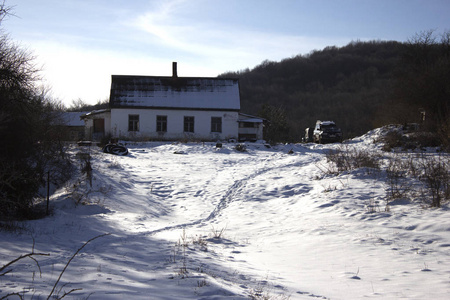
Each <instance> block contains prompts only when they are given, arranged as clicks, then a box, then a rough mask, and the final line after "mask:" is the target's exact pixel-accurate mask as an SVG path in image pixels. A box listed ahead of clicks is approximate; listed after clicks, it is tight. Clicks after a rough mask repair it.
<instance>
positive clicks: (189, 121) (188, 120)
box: [184, 117, 194, 132]
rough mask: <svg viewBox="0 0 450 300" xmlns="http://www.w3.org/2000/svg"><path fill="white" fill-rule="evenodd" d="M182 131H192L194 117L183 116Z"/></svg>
mask: <svg viewBox="0 0 450 300" xmlns="http://www.w3.org/2000/svg"><path fill="white" fill-rule="evenodd" d="M184 132H194V117H184Z"/></svg>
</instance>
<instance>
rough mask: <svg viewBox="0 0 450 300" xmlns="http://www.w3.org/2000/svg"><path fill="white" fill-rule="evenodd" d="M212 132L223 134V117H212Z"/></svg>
mask: <svg viewBox="0 0 450 300" xmlns="http://www.w3.org/2000/svg"><path fill="white" fill-rule="evenodd" d="M211 132H213V133H222V117H211Z"/></svg>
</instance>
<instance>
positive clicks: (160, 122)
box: [156, 116, 167, 132]
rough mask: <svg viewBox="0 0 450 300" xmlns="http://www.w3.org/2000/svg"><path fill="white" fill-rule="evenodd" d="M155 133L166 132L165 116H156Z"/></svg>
mask: <svg viewBox="0 0 450 300" xmlns="http://www.w3.org/2000/svg"><path fill="white" fill-rule="evenodd" d="M156 131H157V132H167V116H156Z"/></svg>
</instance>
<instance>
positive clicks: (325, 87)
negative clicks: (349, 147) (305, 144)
mask: <svg viewBox="0 0 450 300" xmlns="http://www.w3.org/2000/svg"><path fill="white" fill-rule="evenodd" d="M448 35H449V33H448V32H446V33H444V34H443V35H442V36H441V38H440V39H439V37H437V36H435V34H434V32H433V31H426V32H421V33H418V34H417V35H416V36H414V37H413V38H411V39H410V40H408V41H407V42H405V43H400V42H396V41H368V42H362V41H353V42H350V43H349V44H348V45H346V46H344V47H335V46H330V47H326V48H324V49H323V50H314V51H312V52H311V53H309V54H307V55H297V56H295V57H291V58H287V59H284V60H281V61H280V62H273V61H268V60H266V61H263V62H262V63H261V64H259V65H258V66H256V67H255V68H253V69H251V70H250V69H245V70H241V71H236V72H226V73H224V74H221V75H219V77H232V78H239V83H240V93H241V110H242V111H245V112H247V113H250V114H257V115H260V116H261V117H265V118H267V119H269V120H272V121H275V123H278V122H279V120H281V122H282V124H284V125H282V126H279V125H278V124H275V127H279V128H282V130H283V132H281V131H280V132H278V133H275V134H274V133H273V132H274V130H273V129H269V130H268V134H269V136H267V135H266V138H268V139H274V140H275V141H283V140H284V141H299V140H300V139H301V137H302V135H303V134H304V129H305V128H307V127H313V126H314V124H315V122H316V120H319V119H320V120H333V121H335V122H336V123H337V124H338V125H339V126H340V127H341V128H342V130H343V133H344V137H345V138H351V137H355V136H358V135H361V134H364V133H365V132H367V131H368V130H370V129H373V128H375V127H378V126H382V125H385V124H389V123H410V122H421V117H422V114H421V112H423V111H426V114H427V119H426V121H427V127H428V128H429V129H433V130H435V131H436V132H440V135H441V138H442V140H444V139H445V137H447V138H448V119H449V116H448V103H449V94H448V93H449V89H448V83H449V82H450V81H449V78H450V77H449V75H448V72H449V70H450V69H449V65H448V63H449V62H448V57H449V54H448V49H449V43H448V39H449V38H448ZM280 111H282V112H283V115H284V118H281V119H280V118H279V116H280ZM273 117H274V118H273ZM434 120H436V122H435V121H434ZM446 122H447V123H446ZM446 135H447V136H446ZM281 139H283V140H281Z"/></svg>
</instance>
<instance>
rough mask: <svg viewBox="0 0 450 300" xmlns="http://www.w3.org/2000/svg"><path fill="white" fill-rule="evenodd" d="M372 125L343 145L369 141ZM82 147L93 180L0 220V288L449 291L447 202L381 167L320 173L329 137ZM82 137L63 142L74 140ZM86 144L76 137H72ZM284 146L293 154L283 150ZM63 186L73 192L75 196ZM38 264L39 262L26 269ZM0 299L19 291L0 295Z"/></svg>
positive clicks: (106, 294) (190, 294)
mask: <svg viewBox="0 0 450 300" xmlns="http://www.w3.org/2000/svg"><path fill="white" fill-rule="evenodd" d="M377 132H378V131H374V132H372V133H369V134H367V135H365V136H363V137H361V138H357V139H354V140H353V141H351V142H350V143H349V146H348V147H355V148H356V149H368V150H370V151H374V152H378V153H380V154H381V155H388V154H386V153H382V152H381V150H380V149H379V148H380V146H379V145H376V144H374V143H373V140H374V138H376V135H377ZM127 146H128V147H129V151H130V154H129V155H128V156H114V155H111V154H105V153H102V152H101V151H100V150H98V149H96V148H91V149H90V150H89V151H90V153H91V155H92V167H93V169H94V170H93V179H92V188H90V187H89V184H88V183H87V181H82V182H77V181H74V182H72V183H71V184H68V185H67V186H66V187H65V188H63V189H60V190H58V191H56V192H55V194H54V195H53V196H52V197H51V206H52V207H53V214H52V215H51V216H50V217H47V218H45V219H41V220H35V221H28V222H25V223H23V224H19V225H22V226H24V227H26V228H27V230H24V231H15V232H5V231H2V232H0V240H1V249H0V265H4V264H5V263H7V262H9V261H11V260H13V259H15V258H17V257H18V256H19V255H21V254H26V253H30V252H31V251H32V250H33V241H34V252H36V253H45V254H47V253H48V254H50V255H49V256H33V257H34V258H35V259H36V261H37V262H38V264H37V263H36V262H35V261H33V260H31V259H30V258H25V259H22V260H20V261H19V262H17V263H15V264H13V265H12V266H11V267H10V268H8V269H12V271H11V272H9V273H7V274H6V275H4V276H1V277H0V298H1V296H2V295H3V296H4V295H6V294H9V293H14V292H19V293H20V295H21V296H23V298H24V299H46V298H47V296H48V295H49V293H50V291H51V289H52V288H53V286H54V284H55V282H57V280H58V276H59V275H60V274H61V272H62V270H63V268H64V267H65V265H66V263H67V262H68V261H69V259H70V258H71V257H72V255H73V254H74V253H75V252H76V251H77V250H78V249H80V247H81V246H83V244H84V243H85V242H86V241H88V240H89V239H91V238H94V237H96V236H99V235H102V234H105V233H107V234H108V235H105V236H101V237H98V238H97V239H95V240H93V241H91V242H89V243H88V244H87V245H86V246H85V247H84V248H83V249H81V251H80V252H79V253H78V255H76V256H75V257H74V258H73V260H72V261H71V262H70V264H69V266H68V268H67V269H66V270H65V272H64V273H63V275H62V277H61V280H60V281H59V283H58V285H57V287H56V290H55V292H54V294H58V295H59V296H62V295H64V293H67V292H69V291H71V290H72V289H80V290H76V291H73V292H72V293H71V294H69V295H68V296H67V297H66V298H71V299H87V298H89V299H93V300H94V299H249V298H252V297H253V299H312V298H313V299H314V298H319V299H362V298H369V299H372V298H377V299H448V297H449V295H450V216H449V211H448V206H447V204H444V206H443V207H442V208H439V209H431V208H429V207H424V205H423V204H422V202H421V201H419V200H417V199H399V200H396V201H394V202H393V203H391V205H390V210H389V211H385V209H384V208H385V207H384V204H383V203H385V199H386V191H387V189H388V188H389V186H388V184H387V183H386V176H385V174H384V173H383V172H376V171H371V170H369V169H356V170H353V171H348V172H344V173H341V174H340V175H327V174H324V172H323V170H324V169H326V157H325V153H326V151H327V150H329V149H335V148H336V147H339V145H316V144H295V145H279V146H275V147H271V148H268V147H265V146H264V145H263V144H258V143H255V144H247V151H246V152H238V151H236V150H235V149H234V146H235V145H234V144H227V143H225V144H223V147H222V148H216V147H215V144H213V143H204V144H203V143H197V144H194V143H192V144H181V143H178V144H174V143H155V142H154V143H151V142H149V143H134V144H129V145H127ZM82 150H83V149H79V148H77V149H74V151H82ZM84 150H85V149H84ZM289 150H292V151H293V153H292V154H288V152H289ZM75 200H77V201H79V202H80V204H79V205H77V206H75ZM39 268H40V269H39ZM10 298H11V299H16V298H18V297H17V296H11V297H10Z"/></svg>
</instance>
